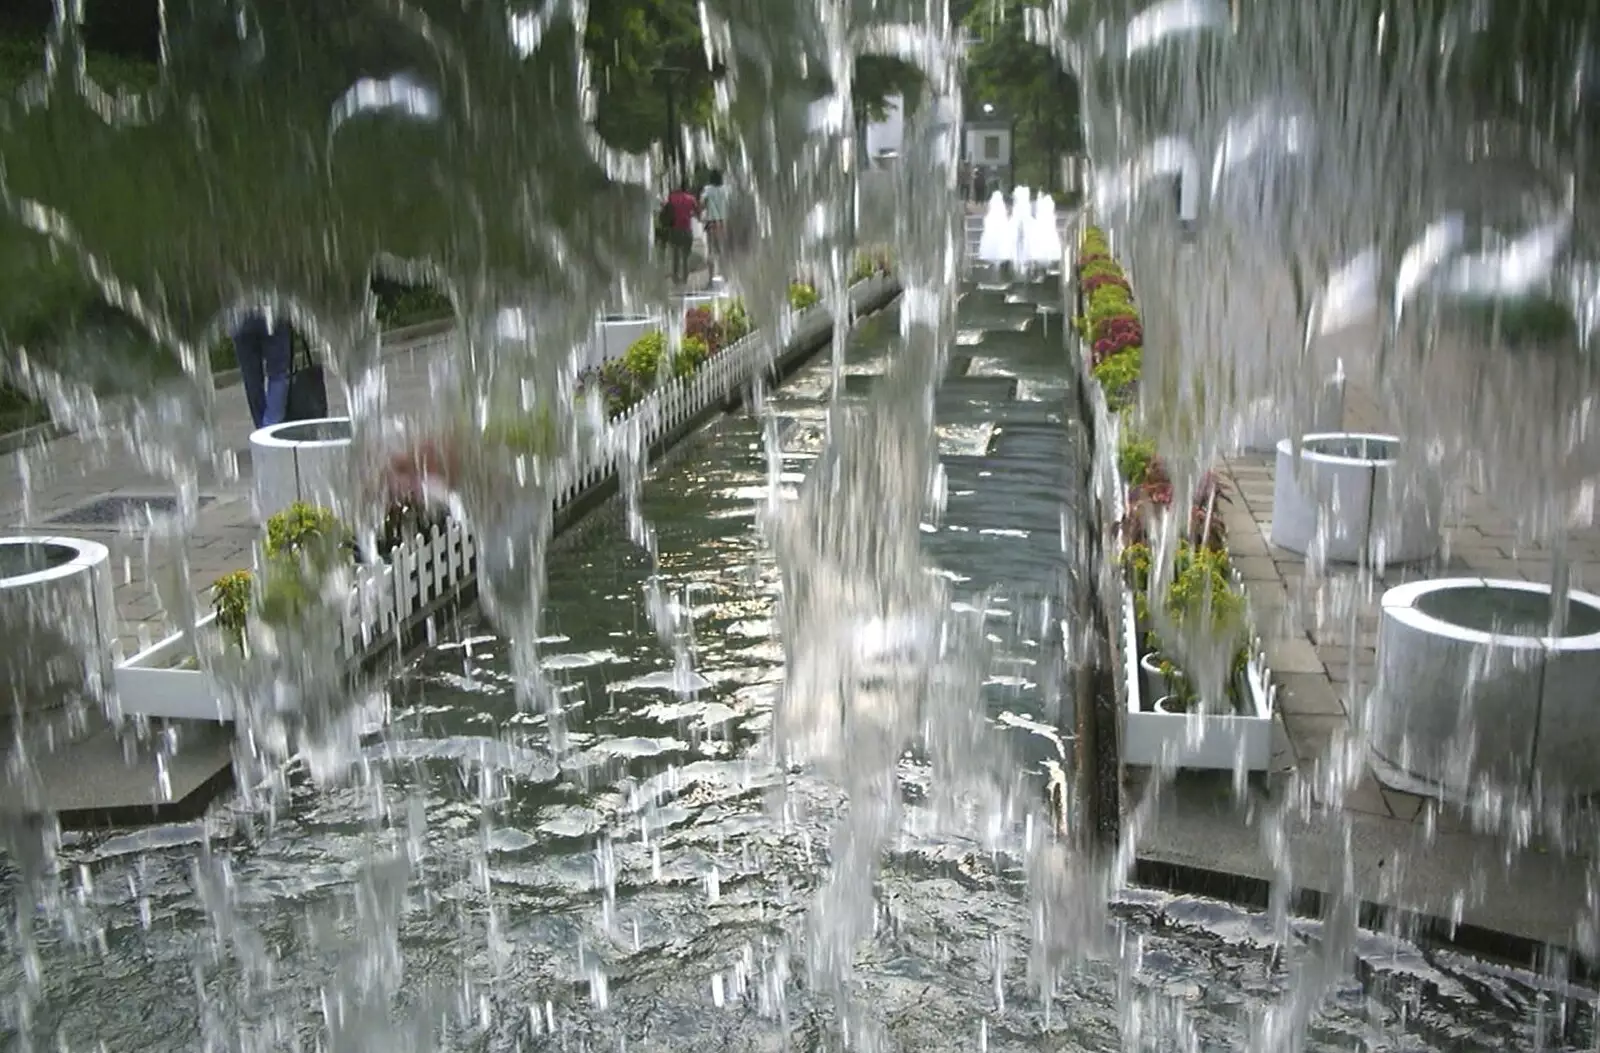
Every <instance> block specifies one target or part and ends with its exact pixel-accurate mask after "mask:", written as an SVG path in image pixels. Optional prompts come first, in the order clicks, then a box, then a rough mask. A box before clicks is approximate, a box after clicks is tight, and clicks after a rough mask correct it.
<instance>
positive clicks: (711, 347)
mask: <svg viewBox="0 0 1600 1053" xmlns="http://www.w3.org/2000/svg"><path fill="white" fill-rule="evenodd" d="M683 337H684V339H685V340H690V339H699V340H703V341H705V345H706V350H707V351H709V352H710V353H711V354H713V355H714V354H716V353H717V352H718V351H721V350H722V348H723V346H724V344H725V343H726V341H727V335H726V333H725V331H724V327H723V324H722V319H721V318H719V317H718V316H717V315H716V314H715V313H714V312H713V311H712V310H711V308H709V307H691V308H690V309H689V310H687V311H685V312H684V313H683Z"/></svg>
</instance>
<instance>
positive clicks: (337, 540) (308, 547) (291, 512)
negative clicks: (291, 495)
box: [266, 501, 349, 566]
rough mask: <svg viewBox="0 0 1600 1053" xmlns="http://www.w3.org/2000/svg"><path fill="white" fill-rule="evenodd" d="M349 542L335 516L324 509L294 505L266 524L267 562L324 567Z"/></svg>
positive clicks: (302, 503)
mask: <svg viewBox="0 0 1600 1053" xmlns="http://www.w3.org/2000/svg"><path fill="white" fill-rule="evenodd" d="M348 540H349V533H348V531H346V530H345V528H344V525H343V524H342V523H340V522H339V519H338V517H337V516H335V515H334V514H333V513H332V512H330V511H328V510H327V509H326V508H318V507H316V506H315V505H309V504H306V503H305V502H304V501H296V502H295V503H294V504H292V505H290V506H289V507H288V508H285V509H284V510H283V511H281V512H279V513H277V514H276V515H274V516H273V517H272V518H271V519H268V520H267V547H266V554H267V558H268V559H282V558H286V557H293V558H295V559H304V560H306V561H308V562H311V563H314V564H316V565H318V566H326V565H328V563H329V562H331V560H332V557H333V555H334V554H335V553H336V552H338V551H339V549H340V548H342V547H343V545H344V544H345V542H346V541H348Z"/></svg>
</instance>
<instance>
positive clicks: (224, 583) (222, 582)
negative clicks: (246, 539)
mask: <svg viewBox="0 0 1600 1053" xmlns="http://www.w3.org/2000/svg"><path fill="white" fill-rule="evenodd" d="M254 590H255V576H254V575H252V574H251V573H250V572H249V571H248V570H235V571H232V572H230V573H228V574H224V575H223V576H222V577H220V578H218V579H217V580H216V581H214V582H212V583H211V610H212V611H213V612H214V613H215V614H216V616H217V627H218V628H219V629H221V630H222V631H223V632H224V633H226V634H227V635H228V638H229V640H231V641H232V642H233V643H234V644H235V645H236V646H238V645H242V644H243V642H244V627H245V623H246V622H247V621H248V620H249V617H250V602H251V594H252V593H253V592H254Z"/></svg>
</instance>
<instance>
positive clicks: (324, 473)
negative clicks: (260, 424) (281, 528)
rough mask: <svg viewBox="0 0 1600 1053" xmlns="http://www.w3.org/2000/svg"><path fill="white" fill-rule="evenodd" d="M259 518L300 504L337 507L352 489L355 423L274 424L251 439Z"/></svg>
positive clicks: (343, 419)
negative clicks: (353, 430)
mask: <svg viewBox="0 0 1600 1053" xmlns="http://www.w3.org/2000/svg"><path fill="white" fill-rule="evenodd" d="M250 460H251V464H252V465H253V467H254V470H255V501H256V517H257V518H258V519H259V520H260V521H261V522H263V523H264V522H266V521H267V520H268V519H271V518H272V517H273V516H274V515H276V514H277V513H279V512H281V511H283V510H284V509H285V508H288V507H289V506H290V505H292V504H294V503H295V502H296V501H304V502H305V503H306V504H310V505H316V506H317V507H319V508H329V509H331V508H334V507H335V502H336V501H337V500H338V497H339V495H340V494H343V493H345V492H346V490H347V489H348V487H349V485H350V418H349V417H319V418H316V419H315V420H297V421H291V422H289V423H286V424H273V425H271V426H269V427H266V428H261V429H260V430H258V431H255V432H253V433H252V434H251V436H250Z"/></svg>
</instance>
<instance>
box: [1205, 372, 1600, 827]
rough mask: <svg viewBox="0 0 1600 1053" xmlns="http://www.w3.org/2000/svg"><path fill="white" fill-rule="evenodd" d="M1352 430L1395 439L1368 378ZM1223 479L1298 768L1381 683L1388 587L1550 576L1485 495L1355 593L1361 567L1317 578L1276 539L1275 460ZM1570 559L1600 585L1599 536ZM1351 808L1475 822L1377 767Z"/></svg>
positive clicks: (1356, 393)
mask: <svg viewBox="0 0 1600 1053" xmlns="http://www.w3.org/2000/svg"><path fill="white" fill-rule="evenodd" d="M1344 427H1345V430H1347V431H1364V432H1380V433H1383V432H1388V433H1391V434H1394V433H1396V429H1395V427H1394V426H1393V424H1392V422H1390V421H1388V420H1386V419H1385V415H1384V413H1383V411H1382V410H1381V409H1380V402H1379V400H1378V399H1377V398H1376V397H1375V396H1374V388H1373V386H1372V384H1371V382H1370V379H1369V378H1364V377H1361V376H1359V375H1356V376H1352V377H1351V379H1350V380H1349V381H1348V382H1347V386H1346V394H1345V409H1344ZM1226 472H1227V474H1228V475H1229V476H1230V477H1231V479H1232V481H1233V484H1234V489H1235V499H1234V502H1233V505H1232V506H1231V507H1230V508H1228V509H1227V510H1226V514H1227V524H1228V530H1229V546H1230V548H1231V550H1232V552H1233V553H1234V557H1235V558H1234V562H1235V564H1236V566H1237V567H1238V568H1239V571H1240V573H1241V574H1242V576H1243V577H1244V579H1245V584H1246V586H1247V588H1248V590H1249V592H1250V598H1251V602H1252V605H1253V608H1254V610H1255V612H1256V617H1257V624H1258V628H1259V631H1260V632H1261V635H1262V638H1263V639H1264V640H1266V641H1267V650H1268V657H1269V661H1270V663H1271V665H1272V668H1273V670H1274V672H1275V673H1276V674H1277V675H1278V678H1279V680H1280V681H1281V683H1282V687H1283V690H1282V691H1281V692H1280V695H1279V700H1280V702H1279V708H1280V711H1281V713H1282V715H1283V722H1284V726H1285V729H1286V730H1287V733H1288V740H1289V745H1290V747H1291V748H1292V750H1293V754H1294V758H1295V759H1296V760H1297V761H1298V762H1299V764H1300V765H1301V766H1302V767H1304V766H1305V765H1308V764H1310V763H1312V762H1314V761H1316V760H1317V759H1318V758H1320V757H1323V756H1325V755H1326V754H1327V751H1328V749H1329V746H1330V744H1331V743H1332V742H1333V741H1334V739H1335V737H1336V736H1341V735H1343V734H1345V733H1346V731H1347V730H1348V729H1349V727H1350V717H1349V714H1350V713H1351V712H1353V707H1354V706H1356V705H1357V704H1359V702H1360V701H1361V700H1362V699H1364V697H1365V695H1366V693H1367V692H1368V691H1370V690H1371V688H1372V686H1373V680H1374V677H1375V672H1376V657H1377V651H1376V647H1377V627H1378V615H1379V607H1378V605H1379V601H1380V599H1381V597H1382V595H1383V593H1384V591H1385V590H1386V589H1388V588H1390V587H1391V586H1393V585H1396V584H1399V583H1401V582H1402V581H1409V580H1416V579H1419V578H1433V577H1446V576H1460V575H1468V576H1478V575H1481V576H1486V577H1498V578H1518V579H1525V580H1528V581H1541V582H1548V581H1550V579H1551V563H1550V555H1549V553H1548V551H1546V550H1544V549H1541V548H1539V547H1537V546H1528V545H1522V546H1518V545H1517V543H1516V540H1515V537H1516V532H1515V530H1514V525H1513V524H1512V522H1511V521H1510V519H1509V518H1508V517H1507V516H1505V515H1504V514H1503V513H1500V512H1498V511H1496V510H1495V509H1493V508H1491V507H1490V506H1489V504H1488V502H1487V501H1485V500H1483V499H1482V498H1481V497H1480V496H1477V495H1472V497H1471V498H1470V499H1469V500H1468V501H1467V502H1466V504H1465V507H1464V509H1463V510H1462V512H1461V513H1460V514H1459V516H1457V517H1456V518H1455V519H1454V520H1453V521H1448V522H1446V523H1445V531H1444V546H1443V549H1442V552H1441V555H1440V556H1439V557H1438V558H1436V559H1434V560H1432V561H1430V562H1428V563H1424V564H1420V565H1416V566H1411V567H1403V568H1390V569H1389V570H1388V572H1387V573H1386V574H1385V575H1384V576H1382V577H1381V578H1378V579H1376V580H1375V581H1373V582H1372V584H1371V587H1370V588H1363V587H1362V586H1360V585H1359V583H1358V582H1357V581H1356V578H1355V574H1354V570H1353V568H1351V569H1341V568H1334V567H1329V568H1327V569H1326V570H1325V571H1324V572H1323V573H1322V575H1321V576H1320V577H1318V576H1317V575H1315V574H1313V573H1311V572H1310V571H1309V569H1308V567H1307V565H1306V561H1305V559H1304V558H1303V557H1301V556H1296V555H1294V554H1293V553H1290V552H1288V551H1286V550H1283V549H1280V548H1275V547H1273V546H1272V545H1271V544H1270V543H1269V541H1268V538H1269V537H1270V536H1271V530H1272V490H1273V477H1274V473H1275V458H1273V457H1272V456H1271V455H1245V456H1240V457H1236V458H1233V459H1231V460H1228V461H1227V462H1226ZM1569 551H1570V552H1571V554H1572V555H1571V558H1572V560H1573V563H1572V582H1573V585H1574V586H1575V587H1578V586H1581V584H1582V583H1585V582H1587V583H1588V584H1589V587H1593V586H1594V585H1595V584H1597V583H1600V530H1587V531H1582V532H1580V533H1578V534H1576V535H1574V537H1573V539H1572V541H1571V544H1570V546H1569ZM1336 595H1338V596H1350V597H1353V600H1354V604H1355V611H1354V612H1353V613H1354V621H1353V622H1352V620H1351V612H1350V610H1349V607H1348V606H1346V607H1345V608H1344V610H1343V611H1342V612H1341V613H1339V614H1332V613H1329V611H1330V610H1331V609H1332V608H1333V607H1334V606H1336V605H1335V604H1332V603H1330V602H1329V601H1330V600H1332V599H1333V597H1334V596H1336ZM1319 601H1320V602H1319ZM1352 624H1353V625H1354V627H1355V630H1354V633H1353V635H1352V632H1351V626H1352ZM1345 807H1346V808H1347V809H1348V810H1351V811H1354V812H1359V813H1363V814H1367V815H1374V816H1380V817H1387V818H1392V819H1397V820H1401V821H1403V822H1407V823H1413V822H1414V823H1424V822H1426V823H1430V824H1432V826H1433V828H1434V829H1437V830H1440V831H1451V830H1465V829H1470V828H1471V825H1472V823H1471V820H1470V817H1467V816H1463V815H1462V814H1461V812H1460V810H1459V809H1455V808H1451V807H1448V806H1443V807H1441V806H1438V805H1436V804H1434V803H1432V802H1431V801H1429V800H1426V799H1424V798H1420V797H1416V796H1414V795H1411V794H1408V793H1400V792H1397V791H1394V790H1390V789H1387V788H1383V787H1380V786H1379V785H1378V783H1377V782H1376V780H1375V779H1374V778H1373V775H1372V772H1371V770H1370V768H1368V769H1367V770H1366V771H1365V772H1364V775H1363V777H1362V779H1361V781H1360V782H1359V784H1357V785H1356V786H1354V787H1352V788H1351V791H1350V793H1349V796H1348V797H1347V799H1346V801H1345Z"/></svg>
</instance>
